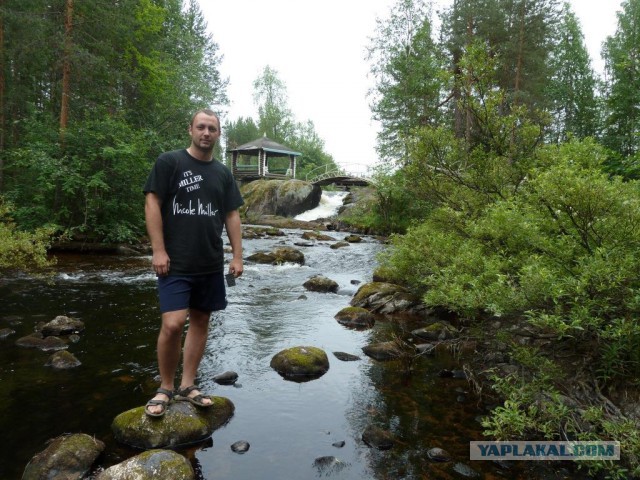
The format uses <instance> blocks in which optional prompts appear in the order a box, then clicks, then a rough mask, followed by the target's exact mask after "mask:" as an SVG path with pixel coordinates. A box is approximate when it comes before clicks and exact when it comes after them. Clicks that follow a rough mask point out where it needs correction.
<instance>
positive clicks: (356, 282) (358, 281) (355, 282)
mask: <svg viewBox="0 0 640 480" xmlns="http://www.w3.org/2000/svg"><path fill="white" fill-rule="evenodd" d="M350 283H351V285H360V284H361V283H362V282H361V281H360V280H351V282H350Z"/></svg>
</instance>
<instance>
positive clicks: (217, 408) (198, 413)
mask: <svg viewBox="0 0 640 480" xmlns="http://www.w3.org/2000/svg"><path fill="white" fill-rule="evenodd" d="M210 398H211V400H212V401H213V405H212V406H211V407H207V408H199V407H196V406H194V405H192V404H191V403H189V402H185V401H174V402H172V403H170V404H169V406H168V408H167V412H166V413H165V414H164V416H162V417H160V418H152V417H149V416H148V415H147V414H145V413H144V407H136V408H133V409H131V410H128V411H126V412H123V413H121V414H120V415H118V416H117V417H116V418H115V419H114V420H113V423H112V424H111V429H112V431H113V434H114V437H115V438H116V440H118V441H119V442H120V443H123V444H125V445H129V446H132V447H135V448H144V449H152V448H175V447H178V446H180V445H187V444H191V443H197V442H199V441H202V440H205V439H207V438H209V437H210V436H211V434H212V433H213V432H214V431H215V430H216V429H218V428H220V427H221V426H222V425H224V424H226V423H227V422H228V421H229V419H230V418H231V417H232V416H233V413H234V410H235V407H234V405H233V403H231V401H230V400H229V399H227V398H223V397H210Z"/></svg>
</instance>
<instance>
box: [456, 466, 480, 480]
mask: <svg viewBox="0 0 640 480" xmlns="http://www.w3.org/2000/svg"><path fill="white" fill-rule="evenodd" d="M453 471H454V472H456V473H459V474H460V475H462V476H463V477H466V478H480V474H479V473H478V472H476V471H475V470H474V469H473V468H471V467H470V466H469V465H465V464H464V463H456V464H455V465H454V466H453Z"/></svg>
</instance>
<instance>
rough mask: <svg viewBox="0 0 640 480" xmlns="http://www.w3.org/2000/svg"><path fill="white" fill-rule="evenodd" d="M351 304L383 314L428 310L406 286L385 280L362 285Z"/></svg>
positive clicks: (413, 313) (420, 313)
mask: <svg viewBox="0 0 640 480" xmlns="http://www.w3.org/2000/svg"><path fill="white" fill-rule="evenodd" d="M351 305H352V306H354V307H362V308H366V309H367V310H369V311H371V312H374V313H383V314H395V313H407V314H412V315H423V314H425V313H426V312H427V311H428V309H427V308H426V306H425V305H424V304H423V303H422V302H421V301H420V298H418V297H417V296H416V295H413V294H412V293H411V292H409V291H408V290H407V289H406V288H404V287H402V286H400V285H396V284H393V283H385V282H370V283H365V284H364V285H362V286H361V287H360V288H359V289H358V291H357V292H356V294H355V295H354V296H353V298H352V299H351Z"/></svg>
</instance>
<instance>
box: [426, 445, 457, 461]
mask: <svg viewBox="0 0 640 480" xmlns="http://www.w3.org/2000/svg"><path fill="white" fill-rule="evenodd" d="M427 457H429V459H430V460H433V461H434V462H450V461H451V454H450V453H449V452H447V451H446V450H444V449H442V448H438V447H435V448H431V449H429V451H428V452H427Z"/></svg>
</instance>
